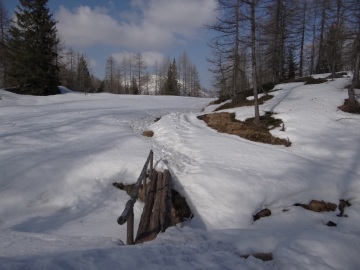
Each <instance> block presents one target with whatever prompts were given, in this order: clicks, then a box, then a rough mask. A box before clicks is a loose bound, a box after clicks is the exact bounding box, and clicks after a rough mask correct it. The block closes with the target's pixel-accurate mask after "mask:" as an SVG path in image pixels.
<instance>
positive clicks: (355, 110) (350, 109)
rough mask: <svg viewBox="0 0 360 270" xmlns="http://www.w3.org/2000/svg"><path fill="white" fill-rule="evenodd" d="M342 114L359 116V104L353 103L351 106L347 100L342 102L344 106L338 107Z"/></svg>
mask: <svg viewBox="0 0 360 270" xmlns="http://www.w3.org/2000/svg"><path fill="white" fill-rule="evenodd" d="M338 108H339V109H340V110H342V111H343V112H347V113H353V114H360V105H359V103H358V102H357V103H355V104H353V105H351V104H350V102H349V99H345V100H344V104H343V105H341V106H339V107H338Z"/></svg>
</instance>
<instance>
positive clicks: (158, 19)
mask: <svg viewBox="0 0 360 270" xmlns="http://www.w3.org/2000/svg"><path fill="white" fill-rule="evenodd" d="M215 8H216V2H215V1H213V0H152V1H151V2H150V4H149V6H148V8H147V10H146V11H145V12H144V13H145V17H146V18H147V19H148V20H149V21H151V22H152V23H153V24H154V25H156V26H157V27H162V28H165V29H167V30H169V31H172V32H175V33H177V34H180V35H183V36H185V37H191V36H193V35H194V34H195V33H196V31H197V30H199V29H200V28H201V27H202V26H203V25H204V24H206V23H209V22H211V21H213V20H214V19H215V16H214V9H215Z"/></svg>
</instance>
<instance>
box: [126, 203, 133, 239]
mask: <svg viewBox="0 0 360 270" xmlns="http://www.w3.org/2000/svg"><path fill="white" fill-rule="evenodd" d="M126 244H127V245H133V244H134V209H133V208H131V210H130V214H129V217H128V219H127V239H126Z"/></svg>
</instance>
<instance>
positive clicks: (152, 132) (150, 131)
mask: <svg viewBox="0 0 360 270" xmlns="http://www.w3.org/2000/svg"><path fill="white" fill-rule="evenodd" d="M142 135H143V136H145V137H153V136H154V131H152V130H145V131H144V132H143V133H142Z"/></svg>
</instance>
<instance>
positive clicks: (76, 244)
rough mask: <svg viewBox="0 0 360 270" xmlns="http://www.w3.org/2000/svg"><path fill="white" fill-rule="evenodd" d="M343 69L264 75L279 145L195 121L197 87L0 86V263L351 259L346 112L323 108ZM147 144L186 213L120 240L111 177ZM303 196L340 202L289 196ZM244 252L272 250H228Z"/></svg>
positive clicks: (355, 138)
mask: <svg viewBox="0 0 360 270" xmlns="http://www.w3.org/2000/svg"><path fill="white" fill-rule="evenodd" d="M349 81H350V79H349V78H344V79H337V80H335V81H329V82H328V83H324V84H320V85H303V84H302V83H292V84H284V85H278V86H277V87H276V88H277V89H282V90H279V91H277V92H274V95H275V97H274V98H273V99H272V100H269V101H267V102H266V104H264V105H262V106H261V111H262V112H265V111H273V112H275V113H276V117H278V118H281V119H283V121H284V122H285V131H280V130H279V129H278V130H274V131H273V133H274V135H276V136H279V137H283V138H288V139H289V140H290V141H291V142H292V146H291V147H289V148H286V147H283V146H272V145H264V144H260V143H254V142H250V141H247V140H244V139H242V138H239V137H236V136H232V135H227V134H221V133H218V132H216V131H215V130H212V129H209V128H208V127H207V126H206V125H205V123H204V122H202V121H200V120H198V119H197V116H198V115H200V114H203V113H209V112H211V111H212V110H213V109H214V108H215V106H214V105H212V106H208V107H206V105H207V104H208V103H209V102H210V99H197V98H186V97H158V96H119V95H111V94H90V95H86V96H85V95H83V94H78V93H72V92H68V93H64V94H62V95H58V96H51V97H33V96H18V95H15V94H12V93H8V92H6V91H2V90H0V96H1V100H0V171H1V174H0V269H1V270H2V269H34V270H35V269H36V270H37V269H64V270H65V269H66V270H69V269H104V270H106V269H354V270H355V269H360V256H359V254H360V227H359V224H360V195H359V194H360V136H359V130H360V121H359V120H360V116H358V115H351V114H346V113H344V112H342V111H339V110H338V109H337V106H339V105H341V104H342V102H343V99H344V98H346V90H344V86H345V85H346V84H348V83H349ZM205 107H206V108H205ZM202 108H205V110H204V112H201V109H202ZM226 111H234V112H236V116H237V118H238V119H240V120H242V119H245V118H247V117H251V116H253V108H252V107H245V108H238V109H231V110H226ZM157 117H162V118H161V120H160V121H158V122H154V120H155V119H156V118H157ZM147 129H151V130H153V131H154V132H155V135H154V137H153V138H146V137H143V136H141V133H142V131H144V130H147ZM150 149H153V150H154V154H155V160H156V162H157V163H158V165H161V164H166V165H167V166H168V167H169V168H170V170H171V173H172V176H173V178H174V181H175V185H176V187H177V189H178V190H179V191H180V192H181V193H182V194H183V195H184V196H186V198H187V201H188V203H189V204H190V205H191V208H192V210H193V212H194V213H195V217H194V219H192V220H190V221H187V222H185V223H184V224H182V225H181V226H177V227H172V228H169V229H168V230H167V231H166V232H165V233H163V234H161V235H159V236H158V238H157V239H156V240H155V241H152V242H149V243H145V244H142V245H136V246H123V245H122V242H121V241H125V240H126V226H119V225H118V224H117V223H116V219H117V217H118V216H119V215H120V214H121V212H122V210H123V207H124V205H125V202H126V201H127V199H128V195H127V194H126V193H125V192H122V191H120V190H118V189H116V188H114V187H113V186H112V185H111V184H112V183H113V182H115V181H116V182H124V183H133V182H135V181H136V179H137V177H138V176H139V173H140V171H141V168H142V166H143V164H144V162H145V159H146V156H147V154H148V153H149V150H150ZM312 199H317V200H324V201H328V202H333V203H336V204H338V202H339V199H345V200H349V201H350V202H351V204H352V205H351V206H350V207H348V208H346V210H345V214H346V215H347V216H348V217H338V216H337V214H338V213H339V210H338V209H337V210H336V212H329V213H315V212H310V211H307V210H305V209H303V208H299V207H295V206H293V205H294V203H308V202H309V201H310V200H312ZM142 206H143V205H142V204H141V203H139V202H138V203H136V204H135V215H136V217H135V223H136V224H137V222H138V220H139V215H140V213H141V210H142ZM265 207H266V208H268V209H270V210H271V212H272V215H271V216H270V217H265V218H262V219H260V220H258V221H256V222H253V219H252V215H253V214H255V213H256V212H258V211H259V210H261V209H263V208H265ZM284 210H287V211H284ZM330 220H331V221H333V222H335V223H337V227H328V226H326V223H327V222H328V221H330ZM254 253H272V255H273V260H272V261H268V262H263V261H261V260H259V259H255V258H254V257H252V256H250V257H249V258H248V259H245V258H243V257H241V256H242V255H248V254H254Z"/></svg>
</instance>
